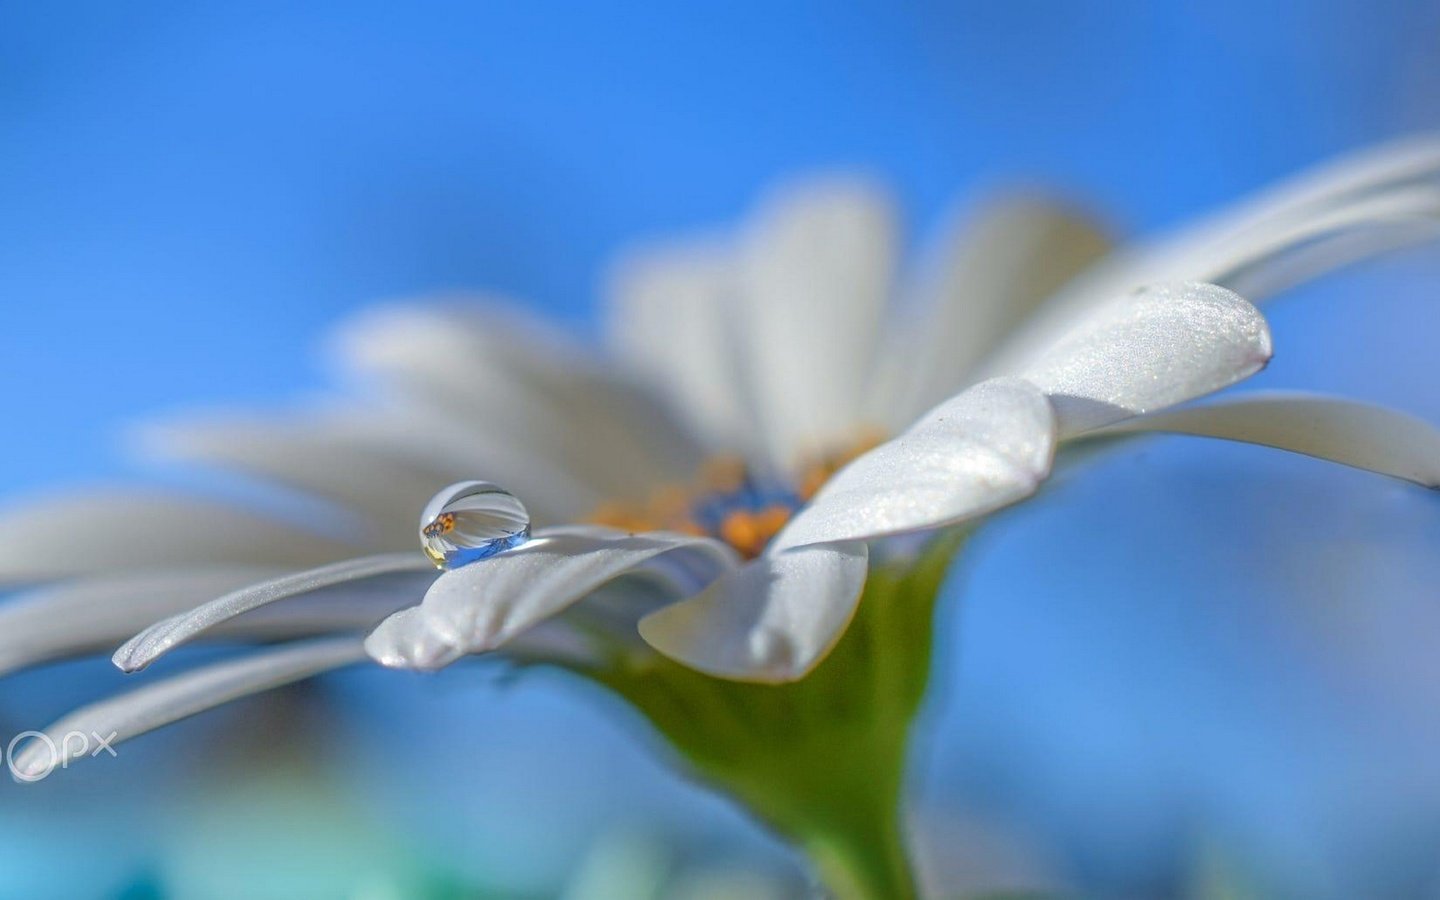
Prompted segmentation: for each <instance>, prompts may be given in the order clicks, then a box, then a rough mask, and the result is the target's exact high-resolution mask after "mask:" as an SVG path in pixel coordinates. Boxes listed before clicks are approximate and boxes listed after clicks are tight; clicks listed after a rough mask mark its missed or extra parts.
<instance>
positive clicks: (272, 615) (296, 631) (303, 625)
mask: <svg viewBox="0 0 1440 900" xmlns="http://www.w3.org/2000/svg"><path fill="white" fill-rule="evenodd" d="M280 574H282V573H280V572H277V571H275V570H273V569H256V568H252V567H242V568H234V567H228V568H216V569H200V570H184V571H174V572H144V573H133V574H127V573H120V574H117V575H101V576H96V577H94V578H84V579H78V580H74V581H66V582H61V583H58V584H52V585H47V586H45V587H42V588H36V589H33V590H29V591H26V592H24V593H22V594H20V595H19V596H15V597H11V598H8V599H7V600H6V601H5V602H4V604H3V605H0V676H3V675H8V674H10V673H12V672H16V671H19V670H21V669H25V668H28V667H30V666H34V665H39V664H41V663H45V662H49V661H51V660H57V659H65V658H68V657H73V656H81V655H85V654H89V653H95V652H98V651H101V650H105V651H109V650H111V649H113V648H114V647H115V646H116V645H117V644H119V643H120V642H122V641H124V640H125V639H126V638H129V637H131V636H132V635H134V634H135V632H137V631H139V630H141V629H142V628H144V627H145V626H147V625H150V624H151V623H153V622H155V621H156V620H158V619H162V618H165V617H167V616H173V615H178V614H180V613H182V612H185V611H187V610H190V609H193V608H195V607H196V606H198V605H200V604H201V603H204V602H205V601H207V600H211V599H213V598H215V597H218V596H221V595H222V594H226V593H229V592H231V591H234V590H238V589H240V588H242V587H245V586H246V585H253V584H258V583H260V582H262V581H266V580H268V579H271V578H274V577H277V576H278V575H280ZM433 578H434V572H433V570H430V571H428V572H424V573H401V574H397V575H393V576H378V577H375V578H367V579H365V580H363V581H359V582H349V583H345V584H340V585H335V586H332V587H329V588H321V589H319V590H315V591H311V592H310V593H307V594H304V595H301V596H297V597H295V598H293V599H292V600H291V601H290V602H288V603H283V604H278V605H274V606H268V607H261V608H260V609H257V610H254V611H252V612H249V613H246V614H245V615H242V616H239V617H237V618H235V619H231V620H229V621H226V622H222V623H220V624H218V625H216V626H214V627H213V628H211V629H209V630H208V631H207V636H208V637H212V638H215V639H219V640H227V641H230V640H238V641H273V640H290V639H293V638H301V637H311V636H314V635H322V634H331V633H334V632H339V631H368V630H369V629H371V628H373V627H374V626H375V623H377V622H379V621H380V620H381V619H383V618H385V617H386V616H387V615H389V614H390V613H392V612H394V611H395V610H397V609H399V608H400V607H402V606H406V605H408V604H410V603H412V602H414V600H415V598H416V597H420V596H422V595H423V594H424V593H425V588H426V587H427V586H428V584H429V581H430V580H433Z"/></svg>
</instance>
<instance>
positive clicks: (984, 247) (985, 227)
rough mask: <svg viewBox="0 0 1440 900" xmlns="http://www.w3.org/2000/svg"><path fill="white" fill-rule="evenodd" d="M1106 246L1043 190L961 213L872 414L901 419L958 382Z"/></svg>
mask: <svg viewBox="0 0 1440 900" xmlns="http://www.w3.org/2000/svg"><path fill="white" fill-rule="evenodd" d="M1109 247H1110V242H1109V241H1108V240H1107V239H1106V237H1105V236H1104V235H1103V234H1102V233H1101V232H1100V231H1099V229H1098V228H1097V227H1096V226H1095V225H1094V224H1093V223H1092V222H1091V221H1089V220H1088V219H1086V218H1085V217H1083V216H1081V215H1080V214H1079V213H1077V212H1076V211H1075V210H1072V209H1069V208H1067V207H1065V206H1063V205H1060V204H1058V203H1055V202H1053V201H1048V200H1045V199H1043V198H1038V197H1024V196H1014V197H1005V198H1001V199H1000V200H999V201H998V202H996V203H993V204H991V205H989V206H987V207H984V208H982V209H981V210H980V211H979V214H978V215H976V216H973V217H969V216H967V217H964V218H957V220H956V222H955V223H954V224H952V226H951V227H950V228H949V229H948V230H947V232H946V233H945V234H944V235H942V241H941V242H940V244H939V245H938V246H937V247H935V248H934V249H933V250H932V253H933V254H934V258H933V259H932V260H930V261H929V266H928V267H927V271H926V272H925V274H924V277H923V279H922V280H921V282H920V284H919V286H918V290H917V291H916V296H915V300H916V301H917V302H916V303H915V304H914V307H913V308H912V309H910V310H908V313H909V318H908V319H907V320H905V321H902V322H901V323H900V325H899V327H897V328H895V329H894V330H893V331H892V333H891V338H892V340H890V341H889V342H888V343H887V345H886V347H885V355H884V357H883V358H882V360H881V362H882V364H883V365H882V368H881V370H880V371H879V373H878V377H877V382H878V384H877V388H876V391H875V392H874V397H873V398H872V404H873V409H874V412H873V413H872V414H871V416H870V418H871V419H872V421H875V422H879V423H882V424H885V425H888V426H889V427H890V428H891V429H892V430H899V429H902V428H904V427H906V426H907V425H909V424H910V423H911V422H913V421H914V420H915V419H916V418H917V417H918V416H920V415H921V414H922V413H924V412H925V411H926V410H928V409H930V408H931V407H933V406H935V405H936V404H937V403H940V402H942V401H943V400H945V399H946V398H947V397H950V396H951V395H953V394H954V393H955V392H956V391H958V390H960V389H961V388H962V387H964V386H965V385H966V384H968V383H969V382H970V380H971V379H970V377H969V376H970V375H971V374H972V372H973V371H974V369H975V367H976V366H977V365H978V364H979V362H980V361H981V360H982V359H983V357H984V356H985V354H986V353H988V352H990V351H991V350H992V349H993V348H994V347H995V346H996V345H997V344H998V343H999V342H1000V340H1001V339H1002V338H1004V336H1005V335H1007V334H1009V333H1010V332H1011V331H1012V330H1013V329H1014V328H1015V327H1016V326H1017V325H1018V324H1019V323H1021V322H1022V321H1024V319H1025V318H1027V317H1028V316H1029V315H1030V313H1031V312H1033V311H1034V310H1035V308H1036V307H1038V306H1039V305H1040V303H1041V302H1042V301H1044V300H1046V299H1048V298H1049V297H1050V296H1052V295H1053V294H1054V293H1055V291H1056V290H1058V289H1059V288H1060V286H1061V285H1063V284H1064V283H1065V282H1067V281H1069V280H1070V279H1071V278H1073V277H1074V276H1075V275H1076V274H1077V273H1078V272H1080V271H1081V270H1082V269H1084V268H1086V267H1088V266H1089V265H1090V264H1092V263H1094V262H1095V261H1096V260H1097V259H1099V258H1100V257H1101V256H1102V255H1103V254H1104V253H1105V252H1106V251H1107V250H1108V249H1109Z"/></svg>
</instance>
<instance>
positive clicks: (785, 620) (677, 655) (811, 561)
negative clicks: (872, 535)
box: [640, 543, 869, 683]
mask: <svg viewBox="0 0 1440 900" xmlns="http://www.w3.org/2000/svg"><path fill="white" fill-rule="evenodd" d="M868 555H869V553H868V550H867V548H866V546H865V544H863V543H854V544H824V545H819V546H813V547H798V548H795V549H791V550H782V551H779V552H776V553H767V554H766V555H764V556H761V557H760V558H759V559H756V560H754V561H752V562H750V563H748V564H746V565H745V566H744V567H743V568H741V569H739V570H736V571H734V572H731V573H730V574H728V575H726V576H724V577H722V578H720V579H719V580H718V581H716V582H715V583H714V584H712V585H710V587H708V588H706V589H705V590H704V591H703V592H701V593H700V594H697V595H696V596H694V597H690V598H688V599H685V600H681V601H680V602H678V603H673V604H671V605H670V606H667V607H664V608H663V609H660V610H658V611H656V612H653V613H651V614H650V615H648V616H646V617H645V618H643V619H641V620H640V634H641V636H642V637H644V638H645V640H646V641H647V642H648V643H649V644H650V645H651V646H652V647H654V648H655V649H656V650H659V651H660V652H661V653H663V654H665V655H666V656H669V657H671V658H672V659H675V660H677V661H679V662H682V663H684V664H685V665H687V666H690V667H691V668H694V669H698V670H700V671H701V672H706V673H708V674H711V675H716V676H719V677H721V678H730V679H734V680H738V681H757V682H767V683H780V682H786V681H795V680H797V679H799V678H803V677H804V676H805V675H806V673H808V672H809V671H810V670H811V669H813V668H814V667H815V666H816V665H818V664H819V662H820V660H822V659H824V658H825V655H826V654H827V653H829V652H830V650H831V648H833V647H834V646H835V643H836V642H837V641H838V640H839V639H840V635H841V634H843V633H844V631H845V626H846V625H848V624H849V623H850V619H851V618H852V617H853V616H854V615H855V606H856V603H857V602H858V601H859V599H860V593H861V591H862V590H864V587H865V574H866V571H867V568H868V562H867V560H868Z"/></svg>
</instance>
